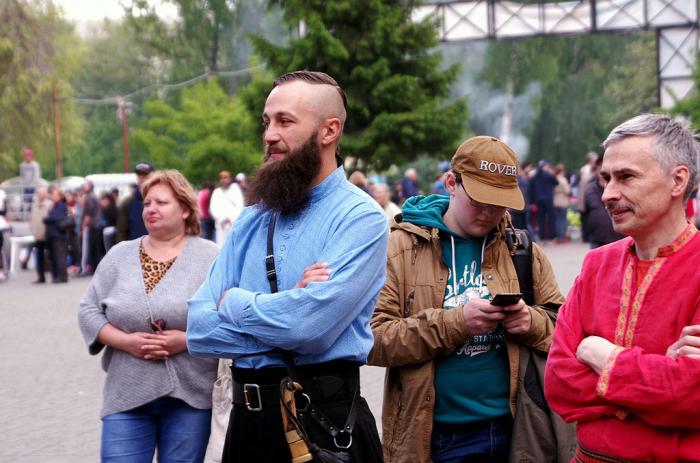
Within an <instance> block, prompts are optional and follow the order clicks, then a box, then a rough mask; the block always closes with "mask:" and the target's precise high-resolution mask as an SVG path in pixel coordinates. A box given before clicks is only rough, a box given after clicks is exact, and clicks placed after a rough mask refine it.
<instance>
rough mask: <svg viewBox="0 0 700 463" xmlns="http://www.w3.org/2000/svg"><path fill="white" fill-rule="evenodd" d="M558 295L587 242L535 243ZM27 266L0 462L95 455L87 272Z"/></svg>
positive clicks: (0, 425) (374, 372) (0, 395)
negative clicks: (85, 310)
mask: <svg viewBox="0 0 700 463" xmlns="http://www.w3.org/2000/svg"><path fill="white" fill-rule="evenodd" d="M543 248H544V250H545V252H546V254H547V255H548V256H549V258H550V261H551V262H552V265H553V267H554V270H555V273H556V275H557V280H558V282H559V285H560V287H561V289H562V291H563V292H564V294H566V293H567V292H568V290H569V289H570V287H571V285H572V283H573V281H574V278H575V277H576V275H577V274H578V271H579V268H580V266H581V262H582V260H583V257H584V255H585V253H586V252H587V251H588V247H587V245H585V244H582V243H580V242H571V243H565V244H548V245H545V246H543ZM35 279H36V275H35V273H34V272H33V271H31V270H24V271H19V272H17V273H15V274H13V275H12V277H11V278H10V280H9V281H6V282H2V283H0V370H1V371H2V374H1V375H0V410H2V412H1V413H0V461H1V462H17V463H25V462H26V463H34V462H37V463H38V462H42V463H46V462H51V463H64V462H65V463H92V462H96V461H99V440H100V416H99V415H100V406H101V402H102V386H103V383H104V373H103V371H102V369H101V367H100V362H99V360H100V359H99V356H90V355H89V354H88V351H87V348H86V346H85V344H84V342H83V339H82V336H81V334H80V330H79V329H78V323H77V309H78V302H79V300H80V297H81V296H82V294H83V292H84V291H85V289H86V288H87V285H88V283H89V279H88V278H71V279H70V281H69V282H68V283H66V284H51V283H47V284H44V285H35V284H32V281H33V280H35ZM383 382H384V371H383V369H382V368H377V367H363V369H362V391H363V395H364V396H365V398H366V399H367V401H368V402H369V404H370V407H371V408H372V411H373V412H374V414H375V417H376V418H377V421H378V423H379V422H380V417H381V403H382V387H383Z"/></svg>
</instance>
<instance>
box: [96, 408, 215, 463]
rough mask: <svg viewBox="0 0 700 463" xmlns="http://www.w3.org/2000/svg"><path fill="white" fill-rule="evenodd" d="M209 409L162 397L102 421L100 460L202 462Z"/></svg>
mask: <svg viewBox="0 0 700 463" xmlns="http://www.w3.org/2000/svg"><path fill="white" fill-rule="evenodd" d="M210 425H211V409H209V410H200V409H197V408H194V407H190V406H189V405H187V404H186V403H185V402H183V401H182V400H180V399H175V398H173V397H161V398H159V399H156V400H154V401H153V402H149V403H147V404H146V405H142V406H140V407H137V408H134V409H133V410H129V411H126V412H120V413H115V414H113V415H107V416H105V417H104V418H102V449H101V459H102V461H103V462H109V463H112V462H114V463H151V462H152V461H153V453H154V451H155V449H156V447H157V448H158V462H160V463H168V462H188V463H191V462H201V461H203V460H204V454H205V452H206V450H207V443H208V441H209V427H210Z"/></svg>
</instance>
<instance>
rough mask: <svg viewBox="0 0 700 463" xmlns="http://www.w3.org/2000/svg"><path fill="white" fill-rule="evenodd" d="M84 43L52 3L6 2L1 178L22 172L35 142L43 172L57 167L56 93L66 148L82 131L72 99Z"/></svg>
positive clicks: (2, 12) (0, 64) (1, 15)
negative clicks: (25, 152) (23, 154)
mask: <svg viewBox="0 0 700 463" xmlns="http://www.w3.org/2000/svg"><path fill="white" fill-rule="evenodd" d="M80 50H81V47H80V43H79V41H78V39H77V37H76V36H75V34H74V33H73V29H72V27H71V26H70V25H69V24H68V23H66V22H65V21H63V20H62V19H61V18H60V17H59V15H58V12H57V10H56V9H55V7H54V6H53V5H52V4H51V3H50V2H48V3H47V2H43V1H40V0H35V1H30V0H5V1H3V2H0V178H5V177H14V176H16V175H17V165H18V164H19V162H20V160H21V150H22V147H24V146H27V147H31V148H32V149H33V150H34V152H35V155H36V158H37V160H38V161H39V162H40V163H41V165H42V174H43V175H44V176H45V177H47V178H53V176H54V166H55V162H54V160H55V144H54V130H53V127H54V118H53V106H52V100H53V95H54V92H55V94H56V95H57V96H58V97H60V98H62V100H61V101H60V102H59V104H58V105H57V106H56V107H57V108H58V111H59V114H58V116H59V118H60V121H61V127H62V131H61V135H62V142H63V145H64V149H65V147H67V146H70V144H71V143H72V142H73V141H74V140H75V139H76V138H77V137H78V136H79V134H80V129H81V127H80V123H79V120H78V118H77V117H76V116H75V112H74V107H73V105H72V103H71V100H70V99H69V98H68V97H70V96H71V94H72V89H71V85H70V82H69V80H68V77H69V76H70V75H71V73H72V72H74V70H75V69H76V66H77V62H78V57H79V54H80Z"/></svg>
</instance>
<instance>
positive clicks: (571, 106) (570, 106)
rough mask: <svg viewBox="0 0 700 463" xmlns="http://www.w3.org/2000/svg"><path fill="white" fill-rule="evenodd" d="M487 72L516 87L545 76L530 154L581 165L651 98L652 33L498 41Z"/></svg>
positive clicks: (501, 84)
mask: <svg viewBox="0 0 700 463" xmlns="http://www.w3.org/2000/svg"><path fill="white" fill-rule="evenodd" d="M488 56H489V58H488V63H487V65H486V66H485V68H484V70H483V73H482V76H483V77H484V78H485V79H487V80H488V81H489V82H491V83H492V85H494V86H496V87H497V88H500V89H501V90H503V91H506V89H507V85H508V82H509V81H510V82H512V85H513V86H512V89H513V92H514V94H515V95H518V94H520V93H521V92H523V91H524V90H525V89H526V88H527V86H528V84H530V83H531V82H538V83H539V85H540V88H541V91H540V94H539V97H538V98H537V100H536V101H535V102H534V103H533V104H534V106H535V111H534V117H533V120H532V124H531V127H530V130H529V132H528V135H529V140H530V155H529V159H530V160H535V161H536V160H538V159H549V160H550V161H563V162H564V163H565V164H566V165H567V166H568V167H570V168H573V167H578V166H579V165H580V164H581V163H582V162H583V160H584V158H583V157H584V154H585V153H586V152H588V151H591V150H597V149H599V145H600V142H601V140H602V139H603V138H604V137H605V135H606V134H607V133H608V132H609V130H610V129H611V128H612V126H614V125H615V124H616V123H618V122H619V120H620V119H621V118H624V117H629V115H632V114H634V113H636V112H639V111H640V110H643V109H645V108H649V107H650V105H653V103H652V100H651V98H652V95H653V93H651V92H650V89H651V88H655V76H654V69H655V67H654V66H655V61H654V47H653V37H652V36H651V35H650V34H645V33H636V34H625V35H603V34H599V35H589V36H578V37H537V38H533V39H528V40H523V41H517V42H515V41H509V42H498V43H494V44H492V45H491V48H490V50H489V55H488Z"/></svg>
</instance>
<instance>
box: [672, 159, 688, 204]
mask: <svg viewBox="0 0 700 463" xmlns="http://www.w3.org/2000/svg"><path fill="white" fill-rule="evenodd" d="M689 179H690V172H689V171H688V168H687V167H686V166H676V167H674V168H673V170H672V171H671V181H673V188H672V189H671V196H673V197H677V196H680V197H681V198H682V197H684V195H685V191H686V189H687V188H688V180H689Z"/></svg>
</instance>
